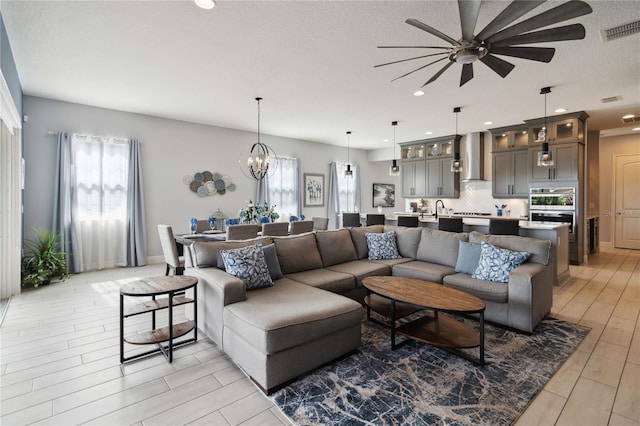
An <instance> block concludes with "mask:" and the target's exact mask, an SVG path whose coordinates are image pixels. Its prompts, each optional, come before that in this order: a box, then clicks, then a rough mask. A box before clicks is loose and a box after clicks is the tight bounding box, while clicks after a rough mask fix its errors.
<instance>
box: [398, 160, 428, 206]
mask: <svg viewBox="0 0 640 426" xmlns="http://www.w3.org/2000/svg"><path fill="white" fill-rule="evenodd" d="M400 173H401V175H402V196H403V197H407V198H412V197H413V198H415V197H425V196H426V190H425V188H426V185H425V179H426V178H425V176H426V162H425V160H415V161H403V162H402V165H401V167H400Z"/></svg>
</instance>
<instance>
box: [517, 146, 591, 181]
mask: <svg viewBox="0 0 640 426" xmlns="http://www.w3.org/2000/svg"><path fill="white" fill-rule="evenodd" d="M541 149H542V147H535V148H529V160H528V161H529V167H528V169H529V171H528V176H529V181H531V182H550V181H577V180H578V179H579V170H580V168H579V165H580V161H582V160H581V158H582V145H581V144H578V143H566V144H559V145H551V144H550V145H549V150H550V151H551V155H552V157H553V163H554V164H553V166H550V167H539V166H538V152H540V150H541Z"/></svg>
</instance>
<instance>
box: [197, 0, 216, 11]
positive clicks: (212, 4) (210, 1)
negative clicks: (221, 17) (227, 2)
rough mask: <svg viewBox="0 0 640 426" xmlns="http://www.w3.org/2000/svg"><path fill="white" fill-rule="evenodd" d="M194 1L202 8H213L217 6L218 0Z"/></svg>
mask: <svg viewBox="0 0 640 426" xmlns="http://www.w3.org/2000/svg"><path fill="white" fill-rule="evenodd" d="M194 2H195V3H196V6H198V7H199V8H202V9H213V8H214V7H215V6H216V2H215V1H213V0H194Z"/></svg>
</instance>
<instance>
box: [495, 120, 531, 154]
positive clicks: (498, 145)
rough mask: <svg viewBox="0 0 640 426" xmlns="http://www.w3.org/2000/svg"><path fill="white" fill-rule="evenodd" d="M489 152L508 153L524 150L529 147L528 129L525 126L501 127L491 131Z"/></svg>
mask: <svg viewBox="0 0 640 426" xmlns="http://www.w3.org/2000/svg"><path fill="white" fill-rule="evenodd" d="M490 131H491V136H492V139H493V141H492V145H491V148H492V149H491V151H492V152H497V151H509V150H512V149H526V148H528V146H529V128H528V127H527V126H516V127H513V126H511V127H501V128H497V129H491V130H490Z"/></svg>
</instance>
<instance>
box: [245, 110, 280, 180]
mask: <svg viewBox="0 0 640 426" xmlns="http://www.w3.org/2000/svg"><path fill="white" fill-rule="evenodd" d="M261 100H262V98H256V101H257V102H258V141H257V142H256V143H254V144H253V145H251V147H250V148H249V149H248V152H247V151H246V150H245V152H243V154H242V157H241V158H240V163H241V167H240V170H242V173H243V174H244V175H245V176H247V177H248V178H253V179H255V180H262V179H264V177H265V176H267V173H268V172H269V171H273V168H274V167H275V165H273V166H272V165H271V163H272V161H273V160H274V159H275V158H276V153H275V151H274V150H273V149H272V148H271V147H269V146H268V145H266V144H264V143H262V142H260V101H261ZM243 159H245V160H244V161H245V165H246V167H243V166H242V162H243ZM270 166H271V168H270Z"/></svg>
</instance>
